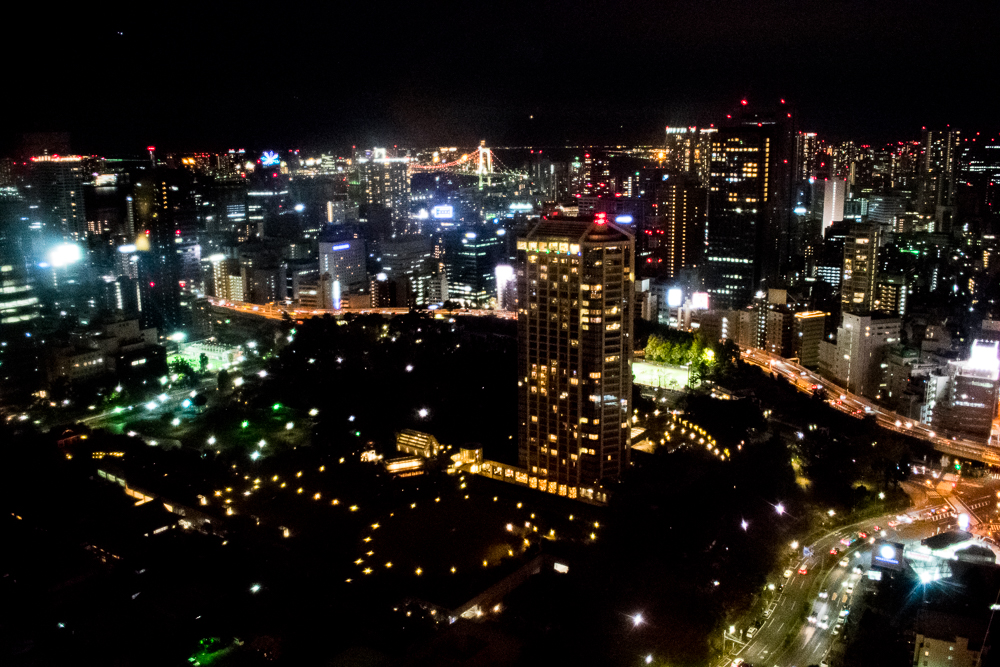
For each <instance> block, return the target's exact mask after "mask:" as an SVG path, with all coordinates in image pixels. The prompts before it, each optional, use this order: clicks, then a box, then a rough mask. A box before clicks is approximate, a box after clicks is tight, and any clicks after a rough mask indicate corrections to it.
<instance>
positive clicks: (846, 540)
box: [840, 537, 858, 547]
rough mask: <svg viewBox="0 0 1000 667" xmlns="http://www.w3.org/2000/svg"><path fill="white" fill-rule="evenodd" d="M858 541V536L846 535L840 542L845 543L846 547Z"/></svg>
mask: <svg viewBox="0 0 1000 667" xmlns="http://www.w3.org/2000/svg"><path fill="white" fill-rule="evenodd" d="M857 541H858V538H856V537H844V538H841V540H840V543H841V544H843V545H844V546H845V547H849V546H851V545H852V544H854V543H855V542H857Z"/></svg>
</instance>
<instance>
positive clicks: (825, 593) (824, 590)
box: [819, 588, 830, 600]
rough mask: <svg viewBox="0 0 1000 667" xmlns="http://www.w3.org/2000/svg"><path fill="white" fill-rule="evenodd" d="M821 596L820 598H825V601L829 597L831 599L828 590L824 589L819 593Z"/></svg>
mask: <svg viewBox="0 0 1000 667" xmlns="http://www.w3.org/2000/svg"><path fill="white" fill-rule="evenodd" d="M819 596H820V597H821V598H823V599H824V600H825V599H827V598H828V597H830V591H828V590H826V589H825V588H824V589H823V590H821V591H820V592H819Z"/></svg>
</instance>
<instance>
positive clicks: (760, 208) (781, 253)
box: [706, 114, 795, 308]
mask: <svg viewBox="0 0 1000 667" xmlns="http://www.w3.org/2000/svg"><path fill="white" fill-rule="evenodd" d="M783 116H784V114H779V115H778V116H769V117H763V116H756V115H750V114H745V115H744V116H742V117H741V118H740V119H739V120H738V121H734V123H733V124H732V125H730V126H729V127H723V128H720V129H719V131H718V133H716V134H715V135H714V136H713V137H712V162H711V179H710V188H709V204H708V234H707V242H708V250H707V253H706V266H707V267H708V290H709V293H710V294H711V295H712V304H713V306H714V307H718V308H737V307H741V306H743V305H745V304H747V303H748V302H749V301H750V299H751V298H752V297H753V295H754V294H755V293H756V292H757V291H758V290H759V289H761V288H762V282H763V281H773V280H774V279H775V278H777V277H778V276H779V275H780V274H781V270H782V268H783V266H784V265H785V264H786V263H787V260H788V257H787V252H788V247H787V245H788V243H787V241H788V238H787V237H788V231H789V224H790V222H789V219H790V215H791V208H790V202H791V195H792V186H791V183H792V180H791V175H792V173H793V172H794V167H795V152H794V137H793V136H792V134H791V130H792V125H791V122H790V121H789V120H788V119H786V118H784V117H783Z"/></svg>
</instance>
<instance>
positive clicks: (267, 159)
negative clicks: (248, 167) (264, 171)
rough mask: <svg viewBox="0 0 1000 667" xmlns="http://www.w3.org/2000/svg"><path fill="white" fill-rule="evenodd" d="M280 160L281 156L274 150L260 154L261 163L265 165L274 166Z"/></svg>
mask: <svg viewBox="0 0 1000 667" xmlns="http://www.w3.org/2000/svg"><path fill="white" fill-rule="evenodd" d="M280 161H281V158H280V157H278V154H277V153H275V152H274V151H264V154H263V155H261V156H260V163H261V164H262V165H264V166H265V167H273V166H274V165H276V164H278V162H280Z"/></svg>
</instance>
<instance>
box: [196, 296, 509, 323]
mask: <svg viewBox="0 0 1000 667" xmlns="http://www.w3.org/2000/svg"><path fill="white" fill-rule="evenodd" d="M209 301H210V302H211V304H212V305H213V306H215V307H217V308H226V309H228V310H232V311H235V312H239V313H245V314H247V315H257V316H259V317H266V318H268V319H271V320H282V319H284V317H285V315H286V314H287V315H288V317H290V318H291V319H293V320H301V319H307V318H310V317H322V316H324V315H347V314H355V315H387V316H392V315H406V314H409V313H410V312H412V310H411V309H410V308H341V309H340V310H323V309H320V308H293V307H291V306H277V305H275V304H273V303H269V304H266V305H258V304H255V303H244V302H243V301H226V300H225V299H213V298H209ZM427 313H428V314H432V315H434V316H435V317H455V316H458V315H464V316H473V317H499V318H501V319H505V320H515V319H517V313H514V312H511V311H507V310H486V309H460V310H445V309H444V308H438V309H436V310H428V311H427Z"/></svg>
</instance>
